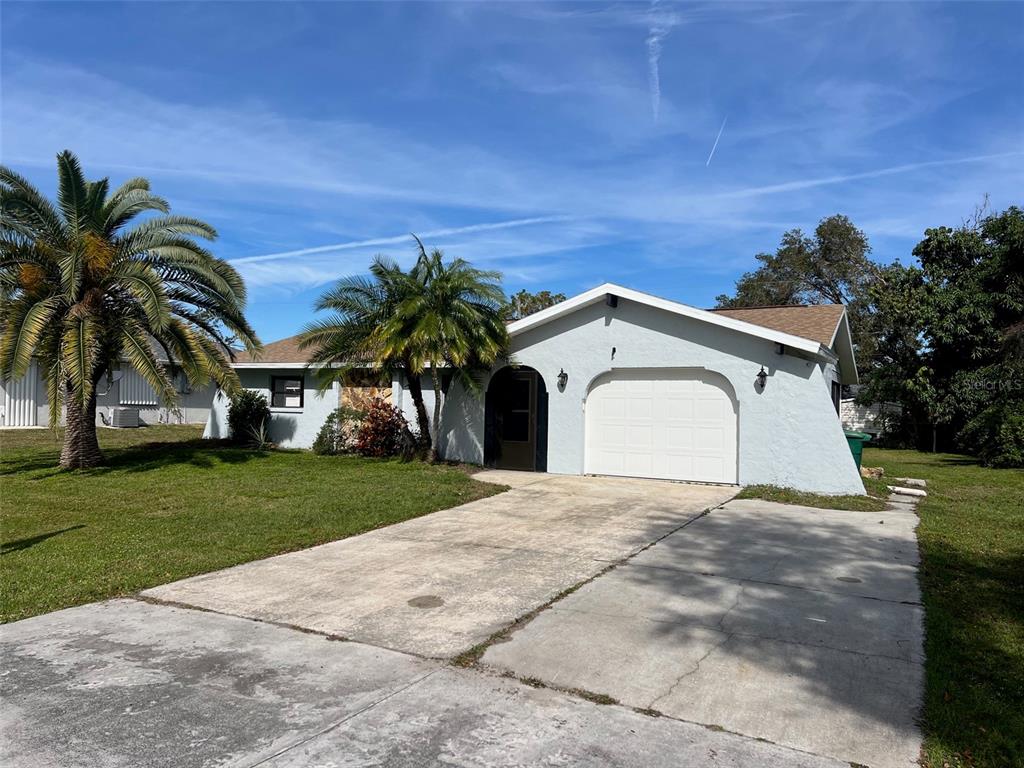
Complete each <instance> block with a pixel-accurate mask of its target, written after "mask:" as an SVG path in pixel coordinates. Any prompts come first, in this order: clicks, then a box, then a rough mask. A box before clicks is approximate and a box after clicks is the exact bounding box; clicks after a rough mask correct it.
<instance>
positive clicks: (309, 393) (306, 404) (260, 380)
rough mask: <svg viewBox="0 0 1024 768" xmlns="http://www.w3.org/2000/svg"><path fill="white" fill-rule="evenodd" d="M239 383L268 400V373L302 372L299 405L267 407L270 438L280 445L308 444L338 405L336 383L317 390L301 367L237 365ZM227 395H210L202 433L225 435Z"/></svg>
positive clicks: (219, 436) (307, 373) (299, 374)
mask: <svg viewBox="0 0 1024 768" xmlns="http://www.w3.org/2000/svg"><path fill="white" fill-rule="evenodd" d="M236 373H237V374H238V378H239V379H240V380H241V382H242V386H243V387H245V388H246V389H251V390H253V391H255V392H261V393H262V394H263V395H264V396H265V397H266V398H267V402H268V403H269V402H270V379H271V377H272V376H302V377H303V398H302V408H271V409H270V413H271V420H270V427H269V430H268V432H269V436H270V440H271V441H272V442H274V443H276V444H277V445H278V446H279V447H281V448H311V447H312V446H313V441H314V440H316V436H317V433H318V432H319V431H320V427H322V426H323V425H324V422H325V421H327V417H328V416H329V415H330V413H331V411H333V410H334V409H335V408H337V407H338V396H339V394H340V392H339V387H338V384H337V383H335V384H334V385H333V387H332V388H331V389H329V390H327V391H326V392H318V391H317V387H316V377H315V374H314V373H313V372H312V371H308V370H303V369H301V368H299V369H296V368H238V369H236ZM228 405H229V399H228V397H227V396H226V395H225V394H224V393H223V392H220V391H218V392H217V394H215V395H214V397H213V407H212V408H211V409H210V417H209V419H208V420H207V422H206V429H205V430H204V432H203V437H209V438H226V437H228V436H229V435H228Z"/></svg>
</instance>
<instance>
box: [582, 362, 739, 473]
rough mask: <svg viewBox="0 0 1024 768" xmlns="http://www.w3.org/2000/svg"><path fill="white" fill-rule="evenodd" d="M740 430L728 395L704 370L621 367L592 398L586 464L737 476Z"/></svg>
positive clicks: (599, 468)
mask: <svg viewBox="0 0 1024 768" xmlns="http://www.w3.org/2000/svg"><path fill="white" fill-rule="evenodd" d="M736 432H737V414H736V408H735V406H734V404H733V401H732V397H731V395H730V394H729V393H727V392H726V391H725V389H724V388H723V387H721V386H719V385H718V383H717V382H716V381H715V380H714V378H713V377H710V376H708V375H707V374H706V373H704V372H697V371H685V370H680V369H645V370H628V371H627V370H623V371H616V372H614V373H612V374H611V375H609V376H608V377H607V378H606V379H605V380H604V381H600V382H598V383H597V384H596V385H595V386H594V387H593V388H592V390H591V392H590V395H589V396H588V398H587V404H586V437H585V440H586V460H585V463H586V467H585V471H586V472H589V473H591V474H607V475H629V476H634V477H657V478H666V479H671V480H694V481H700V482H719V483H721V482H724V483H735V482H736V479H737V470H736V465H737V460H736Z"/></svg>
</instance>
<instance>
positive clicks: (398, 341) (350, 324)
mask: <svg viewBox="0 0 1024 768" xmlns="http://www.w3.org/2000/svg"><path fill="white" fill-rule="evenodd" d="M416 290H418V288H417V285H416V283H415V282H414V281H413V279H412V277H411V276H410V275H409V274H408V273H406V272H404V271H403V270H402V268H401V267H399V266H398V264H397V263H395V262H394V261H393V260H391V259H389V258H387V257H384V256H377V257H376V258H375V259H374V261H373V264H372V265H371V266H370V275H369V277H365V276H353V277H346V278H342V279H341V280H339V281H338V283H337V284H336V285H335V286H334V287H333V288H332V289H331V290H329V291H328V292H327V293H325V294H324V295H322V296H321V297H320V298H319V299H318V300H317V302H316V310H317V311H318V312H331V313H332V314H331V315H329V316H328V317H326V318H324V319H322V320H317V321H316V322H313V323H309V324H308V325H307V326H306V327H305V328H304V329H303V332H302V339H301V341H300V343H299V346H300V348H301V349H307V348H311V349H312V353H311V354H310V357H309V362H310V364H313V365H317V364H318V365H321V366H322V367H321V368H320V369H319V371H318V374H317V378H318V383H319V385H320V387H321V389H327V388H328V387H329V386H330V385H331V384H332V383H333V382H335V381H338V382H341V383H342V384H344V382H345V380H346V378H347V377H348V376H349V374H350V373H351V372H352V371H353V370H356V369H367V368H368V369H371V370H374V371H376V372H378V373H380V374H381V375H382V376H387V377H389V378H390V377H392V376H394V375H395V374H396V373H398V372H399V371H401V372H403V373H404V374H405V377H406V381H407V384H408V387H409V394H410V395H411V396H412V400H413V404H414V405H415V407H416V421H417V422H418V426H419V439H420V446H421V447H422V448H426V447H428V446H429V443H430V422H429V420H428V418H427V409H426V406H425V405H424V403H423V387H422V384H421V372H422V371H421V370H419V369H416V368H414V366H413V364H412V355H411V350H410V349H409V347H408V345H407V344H405V343H404V341H405V340H404V339H403V338H402V337H400V336H396V337H388V336H386V335H385V330H386V329H387V328H390V327H391V326H390V325H389V321H390V320H391V319H392V318H393V317H394V315H395V313H396V312H397V311H398V307H399V306H400V305H401V304H402V302H403V301H405V300H406V299H407V298H408V297H409V296H410V295H411V294H412V293H413V292H415V291H416Z"/></svg>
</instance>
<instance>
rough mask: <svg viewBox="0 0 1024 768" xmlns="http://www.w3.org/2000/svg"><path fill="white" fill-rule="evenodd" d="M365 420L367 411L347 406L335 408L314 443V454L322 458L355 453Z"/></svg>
mask: <svg viewBox="0 0 1024 768" xmlns="http://www.w3.org/2000/svg"><path fill="white" fill-rule="evenodd" d="M365 418H366V411H361V410H359V409H357V408H348V407H345V406H342V407H341V408H335V409H334V410H333V411H331V414H330V416H328V417H327V421H325V422H324V425H323V426H322V427H320V432H319V433H317V436H316V440H314V441H313V453H316V454H319V455H321V456H334V455H336V454H339V453H355V451H356V441H357V439H358V436H359V429H360V427H361V426H362V423H363V420H364V419H365Z"/></svg>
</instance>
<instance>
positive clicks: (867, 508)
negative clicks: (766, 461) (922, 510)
mask: <svg viewBox="0 0 1024 768" xmlns="http://www.w3.org/2000/svg"><path fill="white" fill-rule="evenodd" d="M863 479H864V490H865V491H867V494H868V495H867V496H825V495H822V494H818V493H807V492H806V491H796V490H793V489H792V488H780V487H779V486H777V485H748V486H747V487H746V488H744V489H743V490H741V491H740V492H739V493H738V494H736V498H737V499H764V500H765V501H775V502H778V503H779V504H798V505H800V506H801V507H817V508H818V509H847V510H851V511H853V512H880V511H881V510H883V509H885V507H886V503H887V502H886V499H888V498H889V489H888V488H887V487H886V483H885V481H884V480H873V479H872V478H870V477H865V478H863Z"/></svg>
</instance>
